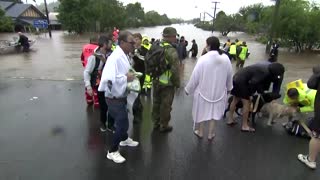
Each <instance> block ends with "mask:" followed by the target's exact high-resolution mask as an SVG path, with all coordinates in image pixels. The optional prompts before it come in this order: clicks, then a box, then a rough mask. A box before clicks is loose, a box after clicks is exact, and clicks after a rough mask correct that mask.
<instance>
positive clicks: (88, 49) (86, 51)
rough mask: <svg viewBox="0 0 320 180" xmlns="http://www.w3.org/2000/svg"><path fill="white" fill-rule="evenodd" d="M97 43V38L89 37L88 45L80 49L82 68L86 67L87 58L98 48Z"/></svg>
mask: <svg viewBox="0 0 320 180" xmlns="http://www.w3.org/2000/svg"><path fill="white" fill-rule="evenodd" d="M97 41H98V40H97V37H91V38H90V43H89V44H86V45H84V46H83V47H82V53H81V63H82V66H83V67H86V65H87V61H88V57H89V56H91V55H92V54H93V53H94V52H95V51H96V50H97V49H98V47H99V46H98V43H97Z"/></svg>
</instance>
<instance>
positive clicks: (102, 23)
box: [58, 0, 179, 33]
mask: <svg viewBox="0 0 320 180" xmlns="http://www.w3.org/2000/svg"><path fill="white" fill-rule="evenodd" d="M58 12H59V16H58V19H59V21H60V22H61V23H62V26H63V28H64V29H65V30H68V31H75V32H77V33H82V32H86V31H91V32H92V31H95V32H101V31H110V30H111V29H113V27H118V28H127V27H142V26H156V25H169V24H171V23H172V21H171V20H170V19H169V18H168V16H167V15H166V14H163V15H160V14H159V13H158V12H156V11H148V12H145V11H144V9H143V7H142V6H141V4H140V3H138V2H136V3H134V4H133V3H130V4H128V5H126V6H124V5H123V3H121V2H119V1H118V0H60V5H59V7H58ZM173 21H174V22H177V21H179V20H177V19H173Z"/></svg>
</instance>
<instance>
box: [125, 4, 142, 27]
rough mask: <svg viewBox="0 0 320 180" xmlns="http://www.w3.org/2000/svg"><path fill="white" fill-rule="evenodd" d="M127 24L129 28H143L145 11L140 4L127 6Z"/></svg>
mask: <svg viewBox="0 0 320 180" xmlns="http://www.w3.org/2000/svg"><path fill="white" fill-rule="evenodd" d="M126 13H127V19H126V24H127V26H129V27H139V26H142V24H143V22H144V10H143V7H142V6H141V4H140V3H138V2H136V3H134V4H128V5H127V6H126Z"/></svg>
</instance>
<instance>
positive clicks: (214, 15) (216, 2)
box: [212, 1, 220, 32]
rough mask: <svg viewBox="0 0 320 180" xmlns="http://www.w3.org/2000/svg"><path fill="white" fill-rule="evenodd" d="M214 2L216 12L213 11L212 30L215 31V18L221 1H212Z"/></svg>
mask: <svg viewBox="0 0 320 180" xmlns="http://www.w3.org/2000/svg"><path fill="white" fill-rule="evenodd" d="M212 3H214V12H213V17H214V18H213V19H212V32H213V31H214V20H215V19H216V12H217V4H218V3H220V2H218V1H212Z"/></svg>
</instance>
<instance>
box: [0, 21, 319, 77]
mask: <svg viewBox="0 0 320 180" xmlns="http://www.w3.org/2000/svg"><path fill="white" fill-rule="evenodd" d="M173 26H174V27H175V28H176V29H177V31H178V33H179V34H180V35H181V36H185V38H186V39H187V40H188V41H189V46H188V49H189V48H190V47H191V44H192V43H191V40H192V39H195V40H196V42H197V44H198V46H199V53H201V51H202V49H203V48H204V46H205V40H206V38H207V37H209V36H211V35H214V36H218V37H219V39H220V42H222V43H223V42H225V41H226V37H222V36H221V35H220V34H219V33H218V32H214V33H213V34H212V33H211V32H209V31H203V30H201V29H198V28H195V27H194V26H193V25H173ZM163 28H164V26H158V27H148V28H138V29H129V31H131V32H133V33H135V32H140V33H141V34H142V35H147V36H149V37H154V38H156V39H158V38H161V32H162V30H163ZM14 35H15V34H0V40H8V39H11V38H12V37H13V36H14ZM52 35H53V38H52V39H49V38H48V35H40V36H37V35H28V36H29V38H31V39H36V40H37V42H36V44H35V45H34V46H33V47H31V49H32V51H31V52H30V53H19V54H0V62H1V66H0V76H1V77H13V78H32V79H50V80H79V79H82V66H81V63H80V54H81V47H82V46H83V45H84V44H86V43H88V42H89V35H86V36H79V35H66V34H64V33H63V32H62V31H54V32H53V33H52ZM228 38H230V39H231V40H232V41H234V40H235V39H236V38H238V39H239V40H241V41H246V42H247V44H248V47H249V50H250V52H251V55H250V57H249V59H248V60H247V61H246V65H249V64H252V63H255V62H258V61H263V60H266V59H267V56H266V54H265V53H264V52H265V45H263V44H260V43H258V42H256V41H255V40H254V37H253V36H248V35H246V34H245V33H241V32H238V33H230V34H229V36H228ZM279 54H280V55H279V62H280V63H283V64H284V65H285V67H286V74H285V82H287V81H291V80H295V79H297V78H301V79H303V80H304V81H305V80H307V79H308V77H309V76H310V74H311V68H312V66H314V65H316V64H319V60H320V56H319V55H317V54H295V53H289V52H287V51H286V50H284V49H282V51H281V52H280V53H279ZM187 61H192V60H187ZM190 64H191V65H190ZM193 65H194V63H189V66H191V67H190V68H191V69H190V68H187V67H188V65H186V69H185V70H186V72H185V74H186V75H188V74H190V72H189V71H192V67H193ZM186 79H187V78H186Z"/></svg>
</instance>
